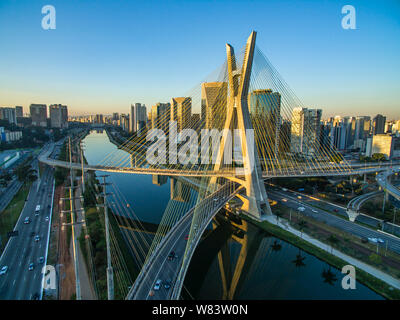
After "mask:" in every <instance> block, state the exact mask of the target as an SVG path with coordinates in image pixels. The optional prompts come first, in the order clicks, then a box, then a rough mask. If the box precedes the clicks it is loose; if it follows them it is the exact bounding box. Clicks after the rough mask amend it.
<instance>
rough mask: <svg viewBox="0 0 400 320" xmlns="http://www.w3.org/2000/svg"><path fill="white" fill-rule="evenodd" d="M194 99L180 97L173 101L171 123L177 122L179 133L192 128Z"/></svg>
mask: <svg viewBox="0 0 400 320" xmlns="http://www.w3.org/2000/svg"><path fill="white" fill-rule="evenodd" d="M191 117H192V98H190V97H179V98H172V99H171V115H170V118H171V121H176V123H177V130H178V132H179V131H181V130H182V129H186V128H190V127H191V125H190V124H191V120H192V119H191Z"/></svg>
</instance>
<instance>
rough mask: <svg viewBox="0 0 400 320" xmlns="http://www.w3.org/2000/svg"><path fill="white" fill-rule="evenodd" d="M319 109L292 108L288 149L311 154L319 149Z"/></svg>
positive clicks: (320, 111)
mask: <svg viewBox="0 0 400 320" xmlns="http://www.w3.org/2000/svg"><path fill="white" fill-rule="evenodd" d="M321 115H322V110H321V109H308V108H302V107H298V108H294V109H293V112H292V125H291V144H290V151H291V152H294V153H301V154H303V155H305V156H312V155H313V154H315V153H316V152H317V151H318V150H319V149H320V135H321V133H320V131H321V125H320V123H321Z"/></svg>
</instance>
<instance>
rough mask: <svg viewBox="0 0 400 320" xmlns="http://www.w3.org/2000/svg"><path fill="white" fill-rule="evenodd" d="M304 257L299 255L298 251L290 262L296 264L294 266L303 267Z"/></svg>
mask: <svg viewBox="0 0 400 320" xmlns="http://www.w3.org/2000/svg"><path fill="white" fill-rule="evenodd" d="M305 258H306V257H303V256H301V254H300V253H299V254H298V255H297V256H296V259H294V260H293V261H292V262H293V263H294V265H295V266H296V267H304V266H305V265H306V264H305V263H304V259H305Z"/></svg>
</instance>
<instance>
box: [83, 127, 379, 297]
mask: <svg viewBox="0 0 400 320" xmlns="http://www.w3.org/2000/svg"><path fill="white" fill-rule="evenodd" d="M84 143H85V157H86V159H87V161H88V162H89V163H90V164H98V163H100V162H101V161H103V159H105V158H106V157H108V156H109V154H116V155H118V153H119V154H123V153H124V151H121V150H118V149H117V147H116V146H115V145H114V144H112V143H111V142H110V141H109V139H108V136H107V134H106V132H105V131H92V132H91V133H90V134H89V135H88V136H87V137H86V138H85V139H84ZM109 175H110V177H109V180H110V182H112V183H113V184H114V185H116V186H117V188H118V189H119V191H120V192H121V193H122V194H123V196H124V197H125V198H126V199H127V200H128V202H129V205H130V206H131V208H132V209H133V211H134V212H135V214H136V216H137V217H138V219H139V220H140V221H143V222H148V223H152V224H158V223H159V222H160V220H161V217H162V215H163V213H164V210H165V208H166V207H167V205H168V202H169V201H170V179H169V178H167V179H164V180H165V181H161V183H160V181H159V184H161V185H157V184H153V180H152V176H150V175H133V174H122V173H109ZM298 256H300V258H299V259H297V257H298ZM343 276H344V275H343V274H341V272H340V271H339V270H337V269H336V268H334V267H331V266H329V265H328V264H326V263H325V262H323V261H321V260H319V259H317V258H316V257H314V256H312V255H310V254H308V253H305V252H302V251H300V250H299V249H298V248H297V247H295V246H293V245H291V244H289V243H286V242H284V241H282V240H280V239H278V238H275V237H273V236H271V235H270V234H268V233H267V232H265V231H263V230H261V229H259V228H258V227H256V226H254V225H252V224H251V223H248V222H246V221H244V220H232V218H229V219H228V218H227V217H225V216H222V215H221V216H220V215H218V216H217V218H216V219H215V221H214V223H213V226H212V228H211V227H210V228H209V230H207V236H206V237H204V240H202V241H201V242H200V244H199V246H198V248H197V249H196V252H195V254H194V256H193V259H192V262H191V265H190V267H189V270H188V273H187V275H186V278H185V284H184V289H183V290H182V295H183V297H184V298H185V299H383V298H382V297H381V296H380V295H378V294H376V293H375V292H374V291H372V290H370V289H369V288H368V287H366V286H364V285H362V284H361V283H359V282H357V283H356V289H355V290H351V289H350V290H344V289H343V288H342V286H341V281H342V279H343Z"/></svg>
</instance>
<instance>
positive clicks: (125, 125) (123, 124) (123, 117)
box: [119, 113, 129, 132]
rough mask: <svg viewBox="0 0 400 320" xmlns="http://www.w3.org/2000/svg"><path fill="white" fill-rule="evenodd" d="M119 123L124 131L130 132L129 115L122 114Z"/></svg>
mask: <svg viewBox="0 0 400 320" xmlns="http://www.w3.org/2000/svg"><path fill="white" fill-rule="evenodd" d="M119 123H120V126H121V128H122V130H124V131H126V132H129V115H127V114H123V113H122V114H121V115H120V116H119Z"/></svg>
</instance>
